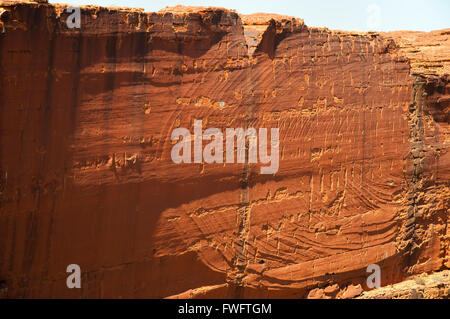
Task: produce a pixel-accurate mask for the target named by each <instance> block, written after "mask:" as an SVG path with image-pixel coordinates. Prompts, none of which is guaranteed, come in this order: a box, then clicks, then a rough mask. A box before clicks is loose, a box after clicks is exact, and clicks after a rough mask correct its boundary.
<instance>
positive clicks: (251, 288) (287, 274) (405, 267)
mask: <svg viewBox="0 0 450 319" xmlns="http://www.w3.org/2000/svg"><path fill="white" fill-rule="evenodd" d="M0 8H1V9H0V10H2V12H7V14H4V13H0V14H1V15H2V19H1V21H2V23H3V25H4V32H3V33H0V81H1V82H0V83H1V90H0V114H1V116H0V282H1V283H2V287H4V288H2V291H3V292H6V293H4V294H6V296H7V297H84V298H97V297H105V298H106V297H112V298H119V297H124V298H130V297H146V298H160V297H172V298H183V297H187V298H200V297H219V298H222V297H233V298H234V297H235V298H250V297H269V298H274V297H283V298H284V297H288V298H304V297H314V296H316V297H317V296H319V295H320V296H324V295H326V296H329V297H332V298H334V297H340V296H343V297H353V296H355V295H357V294H359V293H360V292H361V289H364V290H368V289H369V288H368V287H367V285H366V278H367V276H368V273H366V268H367V266H369V265H370V264H378V265H379V266H380V267H381V283H382V285H383V286H384V285H387V284H392V283H396V282H399V281H402V280H404V279H405V278H407V277H409V276H411V275H414V274H418V273H421V272H431V271H436V270H442V269H445V268H448V267H449V266H450V261H449V257H448V256H449V238H450V231H449V230H448V223H449V220H448V213H449V199H450V190H449V187H450V185H449V179H450V166H449V164H450V157H449V156H450V155H449V152H448V151H449V142H450V138H449V90H450V89H449V88H450V87H449V84H448V83H449V81H448V79H449V74H448V68H446V67H445V65H447V63H448V61H449V46H448V45H449V44H448V38H449V33H448V30H447V31H445V30H444V31H439V32H437V33H433V34H432V35H433V36H436V37H440V38H439V40H435V42H434V43H435V44H434V46H435V47H436V48H439V52H440V53H439V54H434V53H435V52H436V51H435V50H434V49H430V48H429V45H428V44H426V41H428V40H427V39H429V37H430V34H428V33H427V34H422V33H421V34H420V36H416V35H414V36H409V37H405V34H402V33H388V34H376V33H349V32H341V31H330V30H328V29H319V28H309V27H307V26H306V25H305V24H304V23H303V21H302V20H300V19H296V18H291V17H284V16H276V15H253V16H243V17H242V18H241V17H240V16H239V15H238V14H237V13H235V12H233V11H229V10H226V9H221V8H197V7H196V8H185V7H174V8H166V9H164V10H162V11H160V12H156V13H146V12H143V10H139V9H121V8H115V9H112V8H109V9H108V8H102V7H96V6H85V7H82V9H81V28H80V29H76V28H75V29H69V28H68V27H67V24H66V20H67V18H68V16H69V14H70V13H67V12H66V11H65V9H66V5H49V4H40V3H17V2H2V4H1V5H0ZM3 14H4V15H3ZM435 39H437V38H435ZM416 47H418V48H419V47H420V50H423V52H422V51H421V52H422V53H421V54H418V52H415V49H414V48H416ZM417 50H419V49H417ZM430 61H431V62H430ZM430 63H432V64H433V66H432V67H431V66H430ZM439 64H442V65H443V67H442V68H441V67H440V66H436V65H439ZM427 65H428V66H430V67H427ZM424 68H426V69H427V70H430V68H431V69H432V70H434V71H432V72H423V69H424ZM416 71H417V72H416ZM194 120H202V121H203V127H204V129H205V128H211V127H216V128H219V129H221V130H222V131H225V129H226V128H239V127H241V128H279V132H280V140H279V156H280V162H279V170H278V171H277V172H276V174H273V175H261V174H260V166H261V164H252V163H250V162H249V160H248V156H246V161H245V163H235V164H230V163H225V164H221V163H220V164H219V163H214V164H206V163H182V164H175V163H174V162H173V161H172V159H171V149H172V147H173V144H174V142H173V141H172V140H171V133H172V131H173V130H174V129H175V128H177V127H184V128H188V129H189V130H190V131H191V132H193V123H194ZM247 145H248V143H247ZM70 264H77V265H79V266H80V267H81V274H82V280H81V281H82V286H81V289H68V288H67V286H66V278H67V276H68V273H66V268H67V266H68V265H70Z"/></svg>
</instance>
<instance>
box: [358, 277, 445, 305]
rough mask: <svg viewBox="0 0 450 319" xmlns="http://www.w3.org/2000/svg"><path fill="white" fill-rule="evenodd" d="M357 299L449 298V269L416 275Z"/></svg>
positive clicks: (364, 294)
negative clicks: (426, 274)
mask: <svg viewBox="0 0 450 319" xmlns="http://www.w3.org/2000/svg"><path fill="white" fill-rule="evenodd" d="M357 298H358V299H449V298H450V271H448V270H444V271H441V272H437V273H433V274H431V275H428V276H416V277H414V278H412V279H409V280H405V281H404V282H401V283H399V284H395V285H389V286H386V287H382V288H379V289H375V290H372V291H367V292H364V293H362V294H361V295H360V296H358V297H357Z"/></svg>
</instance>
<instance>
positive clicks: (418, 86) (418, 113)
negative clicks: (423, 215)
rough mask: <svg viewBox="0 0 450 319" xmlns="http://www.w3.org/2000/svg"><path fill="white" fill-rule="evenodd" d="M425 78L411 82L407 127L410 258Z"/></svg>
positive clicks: (418, 187)
mask: <svg viewBox="0 0 450 319" xmlns="http://www.w3.org/2000/svg"><path fill="white" fill-rule="evenodd" d="M424 83H425V79H424V78H423V77H421V76H416V78H415V80H414V84H413V103H412V104H411V105H410V106H409V114H408V117H409V128H410V138H411V151H410V160H411V163H412V171H411V177H410V181H409V187H408V194H407V201H408V210H407V216H406V221H405V224H404V228H405V229H404V234H405V237H404V240H405V242H406V246H405V247H404V248H405V249H406V251H407V252H408V253H409V255H408V258H407V260H408V265H410V259H411V256H412V254H413V252H414V250H415V249H416V248H417V243H416V242H415V241H416V239H417V238H416V234H415V229H416V216H417V214H418V195H419V194H420V192H421V191H422V169H423V167H422V159H423V157H424V156H423V95H424Z"/></svg>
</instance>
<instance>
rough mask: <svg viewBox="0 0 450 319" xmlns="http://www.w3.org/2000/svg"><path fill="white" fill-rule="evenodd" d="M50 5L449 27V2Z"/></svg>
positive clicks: (77, 0)
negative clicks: (216, 10) (212, 10)
mask: <svg viewBox="0 0 450 319" xmlns="http://www.w3.org/2000/svg"><path fill="white" fill-rule="evenodd" d="M49 2H51V3H68V4H75V5H76V4H78V5H83V4H95V5H101V6H119V7H137V8H144V9H145V11H148V12H151V11H158V10H160V9H162V8H164V7H165V6H173V5H177V4H182V5H191V6H215V7H224V8H228V9H235V10H236V11H237V12H239V13H244V14H248V13H255V12H267V13H278V14H284V15H291V16H296V17H299V18H302V19H303V20H305V23H306V24H307V25H309V26H315V27H323V26H325V27H328V28H330V29H340V30H349V31H350V30H359V31H367V30H375V31H394V30H417V31H430V30H437V29H445V28H450V23H449V21H450V0H257V1H256V0H147V1H145V0H61V1H58V0H56V1H55V0H50V1H49Z"/></svg>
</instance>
